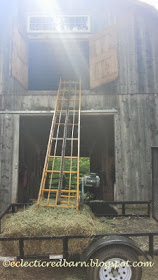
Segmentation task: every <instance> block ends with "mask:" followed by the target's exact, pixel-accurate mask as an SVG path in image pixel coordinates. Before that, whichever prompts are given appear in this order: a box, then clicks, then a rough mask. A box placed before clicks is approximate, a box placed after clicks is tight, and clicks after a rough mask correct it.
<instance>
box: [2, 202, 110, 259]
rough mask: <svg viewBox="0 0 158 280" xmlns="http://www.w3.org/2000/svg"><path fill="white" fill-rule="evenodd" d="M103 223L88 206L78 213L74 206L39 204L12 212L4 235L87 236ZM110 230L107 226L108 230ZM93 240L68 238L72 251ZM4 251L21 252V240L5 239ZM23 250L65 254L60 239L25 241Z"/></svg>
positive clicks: (78, 249)
mask: <svg viewBox="0 0 158 280" xmlns="http://www.w3.org/2000/svg"><path fill="white" fill-rule="evenodd" d="M99 227H100V223H99V221H98V219H97V218H96V217H95V216H94V215H93V213H92V212H91V210H90V208H89V207H88V206H84V208H83V209H82V210H80V211H78V212H76V210H75V209H73V208H62V207H60V206H59V207H55V208H52V207H42V206H41V207H39V210H36V205H35V204H34V205H32V206H30V207H28V208H27V209H26V210H24V211H21V212H17V213H16V214H14V215H10V217H9V218H8V219H6V221H5V222H4V225H3V233H2V236H8V237H25V236H27V237H28V236H29V237H31V236H48V235H49V236H56V235H86V236H91V235H93V234H96V233H98V232H99ZM108 231H109V232H110V229H108V228H107V232H108ZM89 242H91V239H90V238H86V239H73V240H70V241H69V244H68V246H69V253H70V254H73V253H81V252H82V251H83V250H84V248H85V247H86V246H88V244H89ZM1 246H2V247H3V248H2V249H3V254H5V255H8V256H13V255H19V251H18V242H17V241H14V242H13V241H9V242H2V244H1ZM24 252H25V254H27V255H31V254H46V253H62V241H61V240H52V241H51V240H48V241H45V240H42V241H33V240H29V241H25V242H24Z"/></svg>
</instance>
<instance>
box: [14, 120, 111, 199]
mask: <svg viewBox="0 0 158 280" xmlns="http://www.w3.org/2000/svg"><path fill="white" fill-rule="evenodd" d="M51 120H52V117H51V116H21V119H20V150H19V185H18V201H19V202H26V201H28V200H29V199H36V198H37V196H38V191H39V186H40V180H41V175H42V170H43V165H44V159H45V154H46V148H47V143H48V137H49V131H50V126H51ZM80 145H81V152H80V156H81V157H89V158H90V172H94V173H97V174H98V175H99V177H100V179H101V183H100V188H99V192H98V194H97V199H100V200H110V201H111V200H114V183H115V154H114V119H113V116H110V115H97V116H90V115H85V116H83V115H82V116H81V141H80Z"/></svg>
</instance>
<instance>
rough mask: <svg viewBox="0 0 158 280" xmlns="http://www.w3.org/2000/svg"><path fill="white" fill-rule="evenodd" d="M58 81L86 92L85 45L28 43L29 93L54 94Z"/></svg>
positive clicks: (76, 43) (86, 57)
mask: <svg viewBox="0 0 158 280" xmlns="http://www.w3.org/2000/svg"><path fill="white" fill-rule="evenodd" d="M60 78H61V79H62V80H67V81H73V80H74V81H79V80H80V79H81V80H82V89H89V44H88V41H80V40H79V41H74V40H63V41H61V40H56V41H37V40H30V41H29V58H28V88H29V90H57V89H58V85H59V80H60Z"/></svg>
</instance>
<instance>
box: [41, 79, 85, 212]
mask: <svg viewBox="0 0 158 280" xmlns="http://www.w3.org/2000/svg"><path fill="white" fill-rule="evenodd" d="M80 109H81V82H72V81H71V82H64V81H60V83H59V89H58V94H57V100H56V107H55V112H54V116H53V120H52V125H51V129H50V135H49V141H48V146H47V152H46V158H45V164H44V168H43V173H42V179H41V184H40V190H39V195H38V201H37V208H38V207H39V205H41V206H48V207H56V206H61V207H71V208H76V209H77V210H78V207H79V159H80Z"/></svg>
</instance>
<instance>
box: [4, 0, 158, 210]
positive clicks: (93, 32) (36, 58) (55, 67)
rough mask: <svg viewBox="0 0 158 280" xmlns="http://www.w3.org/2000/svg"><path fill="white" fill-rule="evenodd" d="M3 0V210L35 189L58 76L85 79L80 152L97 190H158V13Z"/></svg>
mask: <svg viewBox="0 0 158 280" xmlns="http://www.w3.org/2000/svg"><path fill="white" fill-rule="evenodd" d="M3 2H4V3H1V5H2V7H1V9H0V10H1V17H0V204H1V209H0V210H2V209H4V208H5V207H6V206H7V205H8V204H9V203H10V202H11V201H12V202H16V201H19V202H24V201H27V200H28V199H29V198H36V197H37V194H38V189H39V184H40V178H41V172H42V168H43V162H44V157H45V152H46V146H47V141H48V135H49V129H50V123H51V118H52V114H53V110H54V105H55V101H56V94H57V88H58V83H59V79H60V77H61V78H62V79H63V80H80V79H81V80H82V112H81V156H82V157H89V158H90V163H91V171H93V172H96V173H98V174H99V175H100V177H101V188H100V193H99V198H100V199H103V200H118V201H119V200H149V199H151V196H152V189H151V188H152V182H151V147H152V146H156V145H158V31H157V27H158V12H157V11H156V10H155V9H154V8H152V7H150V6H148V5H146V4H142V3H140V2H137V1H130V0H129V1H128V0H110V1H108V0H98V1H96V0H95V1H93V0H91V1H89V0H87V1H82V0H80V1H76V0H75V1H74V0H73V1H71V0H69V1H64V0H58V1H42V0H41V1H25V0H23V1H17V0H14V1H8V0H6V1H3ZM48 4H49V5H48Z"/></svg>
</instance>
